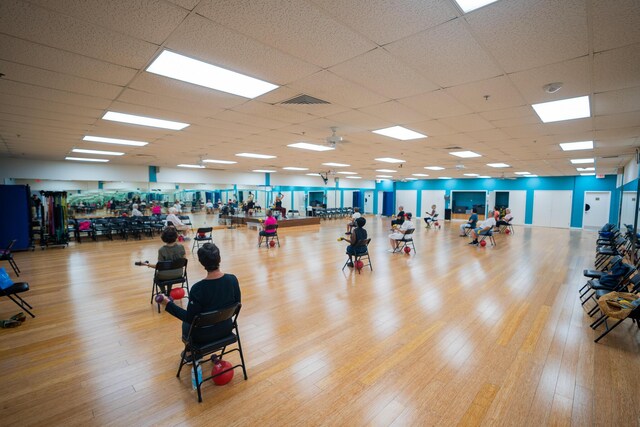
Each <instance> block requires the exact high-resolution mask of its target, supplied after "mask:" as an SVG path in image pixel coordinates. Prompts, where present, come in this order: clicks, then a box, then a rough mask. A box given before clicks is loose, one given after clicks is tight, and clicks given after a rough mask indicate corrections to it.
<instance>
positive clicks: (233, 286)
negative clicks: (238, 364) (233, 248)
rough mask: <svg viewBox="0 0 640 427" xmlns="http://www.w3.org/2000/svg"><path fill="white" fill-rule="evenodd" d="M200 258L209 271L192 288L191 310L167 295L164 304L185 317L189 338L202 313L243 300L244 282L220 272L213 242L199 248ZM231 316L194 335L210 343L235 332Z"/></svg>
mask: <svg viewBox="0 0 640 427" xmlns="http://www.w3.org/2000/svg"><path fill="white" fill-rule="evenodd" d="M198 260H199V261H200V264H202V266H203V267H204V268H205V270H207V276H206V277H205V278H204V279H202V280H201V281H199V282H198V283H196V284H195V285H193V286H192V287H191V292H189V303H188V304H187V309H186V310H185V309H183V308H182V307H178V306H177V305H176V304H174V303H173V301H171V300H169V298H167V296H166V295H165V297H164V300H163V301H162V304H163V305H164V306H165V310H166V311H167V312H168V313H170V314H171V315H173V316H175V317H177V318H178V319H180V320H182V336H183V337H186V336H187V334H188V333H189V328H190V327H191V322H193V319H194V317H195V316H197V315H198V314H200V313H206V312H209V311H214V310H220V309H222V308H227V307H229V306H231V305H233V304H236V303H239V302H240V285H239V284H238V278H237V277H236V276H234V275H233V274H225V273H223V272H222V271H220V250H219V249H218V247H217V246H216V245H214V244H213V243H205V244H204V245H202V246H201V247H200V249H198ZM232 328H233V324H232V322H231V319H229V320H227V321H226V322H224V323H220V324H218V325H216V326H215V327H210V328H206V329H205V330H204V332H202V333H201V334H200V335H197V336H196V335H194V336H193V340H194V341H195V342H202V343H206V342H209V341H214V340H217V339H220V338H222V337H225V336H227V335H229V334H230V333H231V329H232Z"/></svg>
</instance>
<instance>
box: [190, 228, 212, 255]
mask: <svg viewBox="0 0 640 427" xmlns="http://www.w3.org/2000/svg"><path fill="white" fill-rule="evenodd" d="M207 242H209V243H213V227H200V228H198V231H196V237H194V238H193V245H191V251H192V252H193V249H194V248H195V247H196V246H197V247H198V249H200V245H201V244H203V245H204V244H205V243H207Z"/></svg>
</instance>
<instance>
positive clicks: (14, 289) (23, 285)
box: [0, 282, 36, 317]
mask: <svg viewBox="0 0 640 427" xmlns="http://www.w3.org/2000/svg"><path fill="white" fill-rule="evenodd" d="M28 290H29V284H28V283H27V282H18V283H14V284H13V285H11V286H9V287H8V288H6V289H0V297H8V298H9V299H10V300H11V301H13V302H14V303H15V304H16V305H17V306H18V307H20V308H21V309H23V310H24V311H26V312H27V313H29V316H31V317H36V316H35V314H33V313H32V312H31V311H29V309H32V310H33V307H32V306H31V305H30V304H29V303H28V302H26V301H25V300H23V299H22V298H21V297H20V295H18V294H21V293H23V292H27V291H28Z"/></svg>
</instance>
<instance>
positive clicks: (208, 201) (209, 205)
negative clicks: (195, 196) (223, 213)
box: [205, 200, 213, 214]
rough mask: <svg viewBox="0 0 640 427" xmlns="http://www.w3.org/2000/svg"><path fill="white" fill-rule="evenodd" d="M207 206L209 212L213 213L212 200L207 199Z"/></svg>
mask: <svg viewBox="0 0 640 427" xmlns="http://www.w3.org/2000/svg"><path fill="white" fill-rule="evenodd" d="M205 207H206V208H207V213H208V214H212V213H213V203H211V200H207V203H206V204H205Z"/></svg>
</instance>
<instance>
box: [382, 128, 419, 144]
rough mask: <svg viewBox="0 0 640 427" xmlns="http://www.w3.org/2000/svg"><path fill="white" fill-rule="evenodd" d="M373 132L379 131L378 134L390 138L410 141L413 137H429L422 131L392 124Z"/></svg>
mask: <svg viewBox="0 0 640 427" xmlns="http://www.w3.org/2000/svg"><path fill="white" fill-rule="evenodd" d="M371 132H373V133H377V134H378V135H384V136H388V137H389V138H395V139H399V140H401V141H409V140H412V139H420V138H426V137H427V135H423V134H421V133H418V132H415V131H412V130H411V129H407V128H405V127H402V126H392V127H390V128H385V129H378V130H374V131H371Z"/></svg>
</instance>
